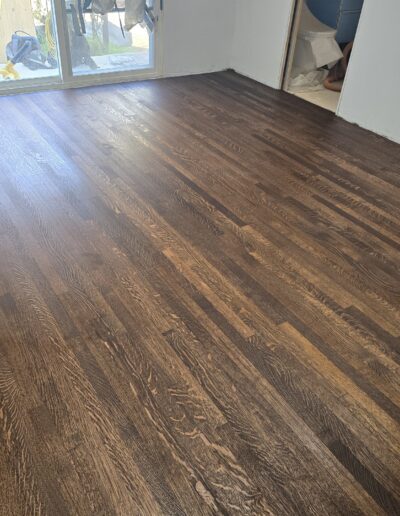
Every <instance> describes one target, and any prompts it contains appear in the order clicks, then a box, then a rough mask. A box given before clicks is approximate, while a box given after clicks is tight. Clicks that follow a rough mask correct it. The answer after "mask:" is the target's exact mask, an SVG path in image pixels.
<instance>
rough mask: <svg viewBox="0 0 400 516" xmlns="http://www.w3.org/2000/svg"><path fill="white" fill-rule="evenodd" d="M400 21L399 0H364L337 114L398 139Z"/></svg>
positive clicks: (398, 140)
mask: <svg viewBox="0 0 400 516" xmlns="http://www.w3.org/2000/svg"><path fill="white" fill-rule="evenodd" d="M399 21H400V2H399V0H381V1H379V2H378V1H376V0H365V2H364V7H363V11H362V13H361V19H360V24H359V28H358V32H357V36H356V41H355V45H354V49H353V52H352V56H351V62H350V66H349V70H348V73H347V76H346V81H345V84H344V88H343V93H342V98H341V102H340V105H339V110H338V114H339V116H341V117H343V118H345V119H346V120H348V121H350V122H355V123H356V124H358V125H361V126H362V127H365V128H366V129H370V130H371V131H374V132H376V133H379V134H382V135H383V136H387V137H388V138H391V139H392V140H395V141H397V142H399V143H400V30H399Z"/></svg>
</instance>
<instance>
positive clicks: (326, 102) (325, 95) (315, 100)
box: [293, 89, 340, 113]
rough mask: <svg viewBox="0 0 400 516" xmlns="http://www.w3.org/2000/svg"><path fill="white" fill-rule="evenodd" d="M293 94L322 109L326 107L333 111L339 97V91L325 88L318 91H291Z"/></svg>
mask: <svg viewBox="0 0 400 516" xmlns="http://www.w3.org/2000/svg"><path fill="white" fill-rule="evenodd" d="M293 95H296V97H300V98H301V99H304V100H306V101H307V102H311V104H316V105H317V106H320V107H322V108H324V109H328V110H329V111H332V112H333V113H336V111H337V108H338V105H339V99H340V93H339V92H336V91H331V90H327V89H323V90H318V91H301V92H296V93H293Z"/></svg>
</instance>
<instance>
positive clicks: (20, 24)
mask: <svg viewBox="0 0 400 516" xmlns="http://www.w3.org/2000/svg"><path fill="white" fill-rule="evenodd" d="M55 27H56V24H55V18H54V11H53V0H0V88H8V87H10V88H11V87H13V83H15V82H18V83H19V81H23V80H26V79H34V80H42V79H43V80H46V79H49V80H51V79H52V78H56V79H59V77H60V67H59V56H58V47H57V34H56V28H55Z"/></svg>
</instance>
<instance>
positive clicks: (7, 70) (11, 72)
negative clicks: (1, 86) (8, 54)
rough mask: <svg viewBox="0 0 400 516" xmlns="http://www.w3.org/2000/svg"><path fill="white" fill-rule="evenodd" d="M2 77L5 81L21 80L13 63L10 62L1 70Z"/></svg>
mask: <svg viewBox="0 0 400 516" xmlns="http://www.w3.org/2000/svg"><path fill="white" fill-rule="evenodd" d="M0 75H2V76H3V78H4V79H19V73H18V72H17V70H16V69H15V68H14V65H13V63H12V62H11V61H8V63H7V64H6V66H5V67H4V68H0Z"/></svg>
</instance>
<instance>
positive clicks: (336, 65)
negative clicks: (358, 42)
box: [283, 0, 364, 113]
mask: <svg viewBox="0 0 400 516" xmlns="http://www.w3.org/2000/svg"><path fill="white" fill-rule="evenodd" d="M363 3H364V0H297V3H296V6H295V12H294V18H293V25H292V32H291V36H290V42H289V50H288V55H287V61H286V69H285V76H284V81H283V89H284V90H285V91H287V92H288V93H291V94H293V95H295V96H297V97H300V98H302V99H304V100H306V101H308V102H311V103H312V104H316V105H318V106H320V107H322V108H325V109H328V110H329V111H332V112H334V113H336V112H337V109H338V105H339V102H340V96H341V91H342V88H343V83H344V78H345V75H346V72H347V67H348V65H349V63H350V60H351V53H352V47H353V42H354V39H355V36H356V32H357V29H358V24H359V20H360V15H361V10H362V8H363Z"/></svg>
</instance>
